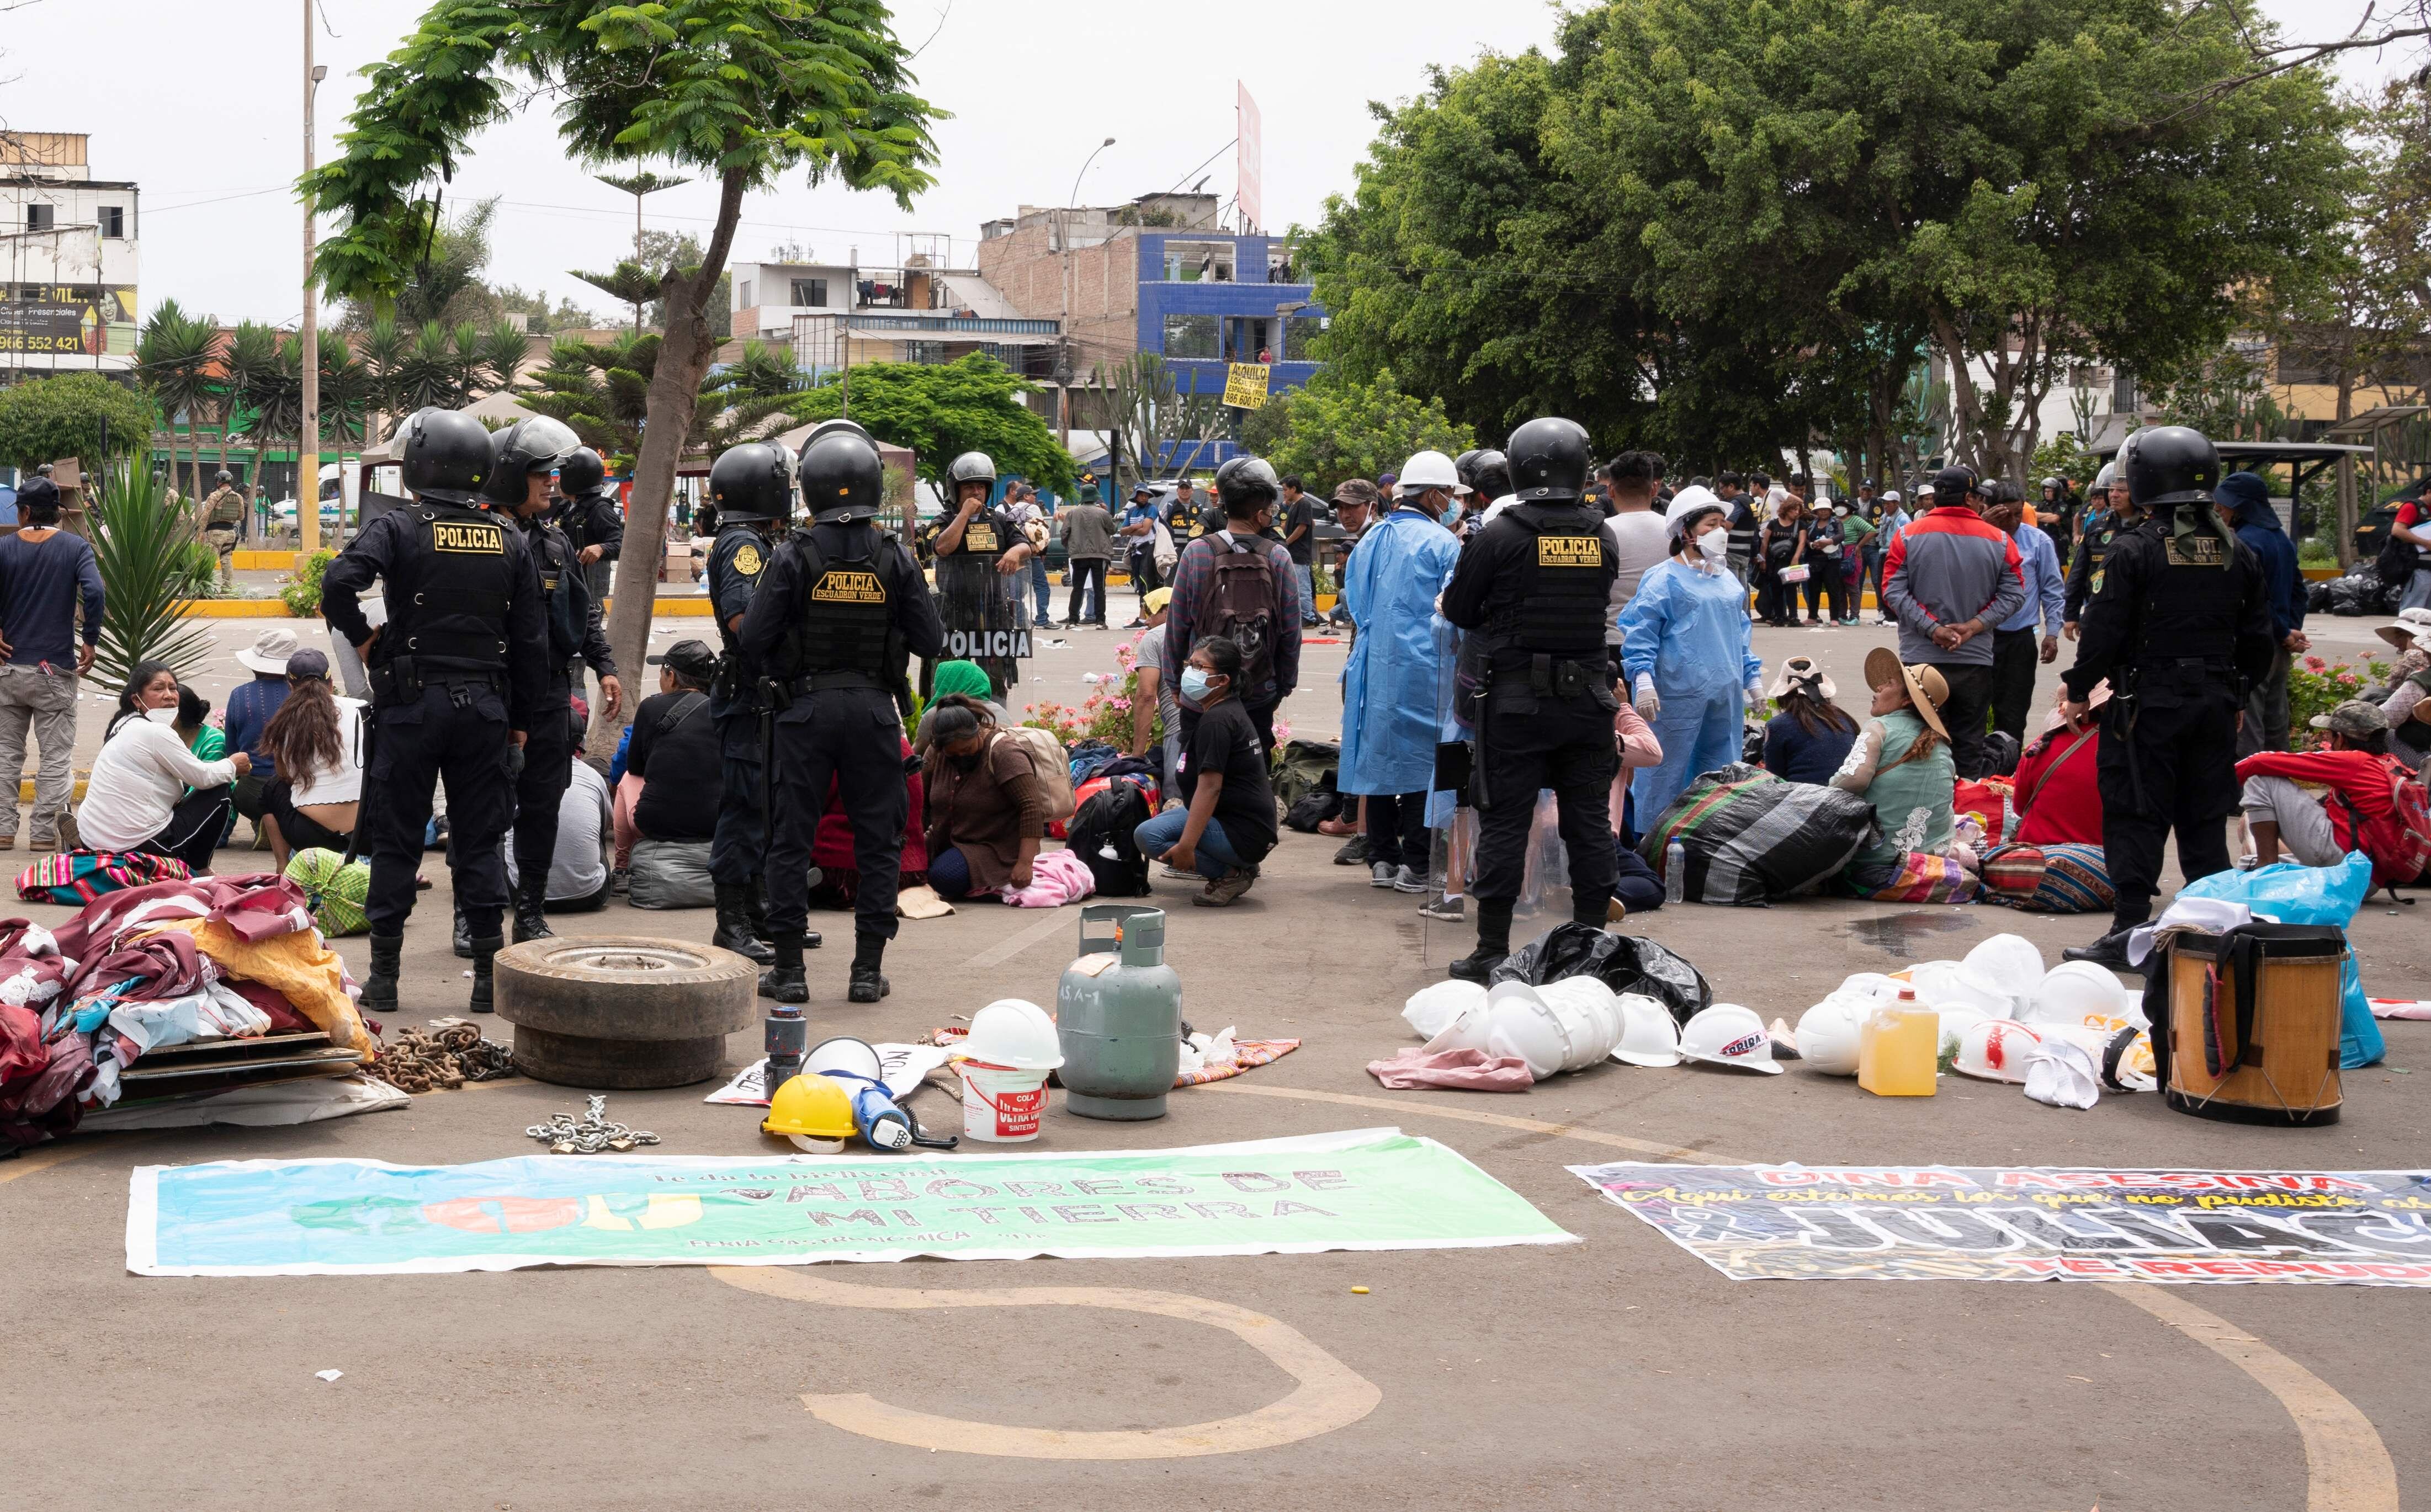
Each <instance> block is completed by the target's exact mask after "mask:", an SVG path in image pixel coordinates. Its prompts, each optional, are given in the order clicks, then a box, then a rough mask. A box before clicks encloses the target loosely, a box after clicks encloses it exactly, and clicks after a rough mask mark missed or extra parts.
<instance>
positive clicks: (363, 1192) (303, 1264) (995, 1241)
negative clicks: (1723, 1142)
mask: <svg viewBox="0 0 2431 1512" xmlns="http://www.w3.org/2000/svg"><path fill="white" fill-rule="evenodd" d="M1576 1241H1577V1240H1576V1236H1574V1235H1570V1234H1567V1233H1564V1232H1563V1231H1562V1230H1561V1229H1560V1228H1558V1227H1556V1226H1554V1224H1552V1223H1551V1221H1548V1220H1547V1219H1546V1218H1545V1216H1544V1215H1543V1214H1541V1213H1539V1212H1537V1211H1536V1209H1535V1208H1534V1207H1532V1206H1530V1205H1528V1203H1527V1202H1526V1200H1524V1199H1523V1198H1521V1197H1520V1196H1519V1195H1518V1194H1517V1192H1514V1191H1513V1190H1511V1189H1510V1188H1507V1187H1505V1186H1503V1185H1502V1184H1501V1182H1499V1181H1496V1180H1495V1179H1494V1178H1493V1177H1491V1176H1489V1175H1487V1174H1486V1173H1485V1172H1484V1171H1481V1170H1479V1169H1478V1168H1477V1167H1476V1166H1473V1165H1471V1164H1470V1163H1469V1162H1468V1161H1467V1159H1466V1158H1464V1157H1463V1156H1461V1155H1458V1154H1457V1153H1455V1152H1453V1151H1451V1150H1449V1149H1447V1148H1445V1147H1444V1146H1442V1145H1440V1144H1437V1143H1436V1142H1435V1141H1433V1139H1421V1138H1411V1137H1410V1136H1407V1135H1404V1134H1402V1133H1401V1132H1400V1130H1398V1129H1358V1130H1350V1131H1346V1132H1343V1133H1339V1134H1323V1135H1310V1136H1306V1137H1302V1138H1286V1139H1261V1140H1256V1141H1252V1142H1249V1143H1244V1144H1229V1145H1204V1146H1199V1147H1197V1148H1192V1149H1179V1150H1129V1151H1099V1152H1094V1153H1078V1152H1073V1153H1065V1152H1048V1153H1038V1154H1028V1153H1024V1154H1018V1155H1011V1154H1007V1155H998V1154H983V1155H948V1156H945V1157H942V1158H928V1157H925V1156H924V1157H920V1158H911V1157H906V1156H901V1155H893V1156H890V1155H877V1156H866V1155H864V1156H846V1155H776V1154H770V1155H764V1156H761V1157H757V1158H746V1159H712V1158H700V1157H679V1156H643V1155H587V1156H564V1155H539V1156H531V1157H526V1158H522V1159H513V1160H491V1161H484V1162H482V1163H480V1164H478V1165H469V1166H395V1165H390V1164H388V1163H387V1162H385V1161H379V1160H326V1159H325V1160H224V1161H216V1162H213V1163H210V1164H207V1165H197V1166H143V1167H139V1168H137V1169H136V1171H134V1172H133V1175H132V1178H131V1183H130V1189H129V1195H128V1204H127V1214H126V1268H127V1269H128V1270H129V1271H134V1272H135V1273H136V1274H138V1275H157V1276H254V1275H378V1274H392V1273H411V1272H428V1271H512V1270H518V1269H521V1268H523V1267H527V1266H539V1265H802V1264H806V1263H809V1262H812V1261H817V1260H903V1259H909V1258H911V1257H912V1256H914V1255H936V1256H940V1257H942V1258H946V1259H964V1260H1010V1259H1023V1258H1027V1257H1029V1256H1031V1255H1042V1254H1047V1255H1061V1256H1065V1257H1068V1258H1121V1257H1127V1256H1142V1257H1148V1256H1160V1255H1197V1254H1314V1253H1316V1252H1319V1251H1324V1250H1405V1249H1466V1248H1473V1247H1480V1246H1488V1245H1503V1244H1567V1243H1575V1242H1576Z"/></svg>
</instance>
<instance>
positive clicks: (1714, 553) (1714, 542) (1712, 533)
mask: <svg viewBox="0 0 2431 1512" xmlns="http://www.w3.org/2000/svg"><path fill="white" fill-rule="evenodd" d="M1697 550H1698V551H1700V552H1702V553H1703V554H1704V557H1705V560H1707V561H1709V562H1720V561H1721V560H1722V559H1723V558H1724V557H1728V556H1730V554H1731V533H1730V532H1729V531H1727V530H1708V531H1706V532H1705V533H1704V534H1703V535H1702V536H1699V537H1698V538H1697Z"/></svg>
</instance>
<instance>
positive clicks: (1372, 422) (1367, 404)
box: [1241, 368, 1477, 498]
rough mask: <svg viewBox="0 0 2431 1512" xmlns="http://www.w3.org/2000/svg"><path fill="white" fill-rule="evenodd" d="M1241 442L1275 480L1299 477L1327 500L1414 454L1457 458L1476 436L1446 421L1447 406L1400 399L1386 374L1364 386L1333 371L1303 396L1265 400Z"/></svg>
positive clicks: (1289, 393)
mask: <svg viewBox="0 0 2431 1512" xmlns="http://www.w3.org/2000/svg"><path fill="white" fill-rule="evenodd" d="M1241 441H1242V444H1243V445H1245V446H1247V447H1249V449H1250V450H1251V451H1254V452H1257V453H1258V455H1260V456H1262V457H1265V458H1266V460H1267V461H1269V462H1271V463H1273V464H1274V469H1275V471H1276V472H1278V473H1297V474H1300V476H1301V477H1302V478H1303V479H1304V480H1305V481H1306V482H1307V483H1308V485H1309V488H1310V489H1311V490H1312V491H1314V492H1315V493H1316V495H1317V496H1318V497H1319V498H1323V497H1325V496H1326V495H1327V494H1330V493H1332V492H1333V490H1334V488H1335V486H1336V485H1338V484H1340V483H1341V482H1342V481H1343V480H1344V479H1346V478H1354V477H1364V478H1373V477H1376V476H1378V475H1380V474H1384V473H1388V472H1395V471H1398V470H1399V469H1400V466H1401V464H1402V463H1403V462H1405V461H1407V460H1408V459H1409V457H1410V454H1411V453H1413V452H1420V451H1427V450H1433V451H1438V452H1441V453H1443V454H1444V455H1445V456H1447V457H1457V456H1459V455H1460V454H1461V453H1462V452H1465V451H1467V450H1469V449H1470V448H1471V447H1473V446H1475V445H1476V444H1477V436H1476V433H1475V432H1474V431H1472V430H1470V429H1469V427H1468V426H1467V425H1464V424H1459V423H1458V422H1456V421H1453V420H1451V419H1450V418H1449V417H1448V416H1446V415H1445V413H1444V405H1443V401H1442V400H1440V399H1420V398H1418V397H1417V396H1416V395H1415V394H1409V393H1404V392H1402V391H1401V389H1400V385H1399V384H1397V383H1396V382H1395V381H1394V378H1393V374H1391V373H1390V372H1389V371H1388V372H1385V373H1381V374H1377V376H1376V378H1375V381H1373V382H1365V381H1362V380H1360V379H1357V378H1351V377H1348V376H1344V375H1341V374H1336V373H1334V372H1333V370H1332V369H1330V368H1329V369H1320V370H1319V371H1318V373H1317V375H1316V378H1315V379H1313V380H1311V381H1310V383H1309V384H1308V385H1307V386H1306V387H1305V388H1300V389H1294V390H1287V391H1285V392H1283V393H1279V394H1277V395H1275V396H1274V397H1273V398H1272V399H1269V400H1267V401H1266V407H1265V408H1263V409H1260V410H1258V411H1256V413H1255V417H1254V418H1253V419H1252V421H1251V422H1250V423H1249V424H1248V425H1246V426H1244V427H1243V432H1242V438H1241Z"/></svg>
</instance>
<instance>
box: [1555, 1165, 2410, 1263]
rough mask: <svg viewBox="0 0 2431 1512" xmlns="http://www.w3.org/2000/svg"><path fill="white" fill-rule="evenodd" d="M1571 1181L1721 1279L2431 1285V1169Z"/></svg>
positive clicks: (1765, 1170)
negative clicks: (1641, 1221)
mask: <svg viewBox="0 0 2431 1512" xmlns="http://www.w3.org/2000/svg"><path fill="white" fill-rule="evenodd" d="M1570 1170H1571V1171H1572V1172H1573V1173H1575V1174H1576V1175H1578V1176H1579V1177H1580V1178H1581V1179H1583V1180H1584V1181H1585V1182H1586V1183H1587V1184H1588V1185H1589V1186H1591V1187H1594V1188H1596V1189H1597V1190H1599V1191H1601V1192H1602V1193H1603V1194H1604V1195H1605V1196H1606V1197H1609V1198H1611V1199H1612V1200H1613V1201H1614V1202H1616V1203H1618V1204H1619V1205H1621V1206H1622V1207H1624V1208H1627V1209H1628V1210H1629V1211H1630V1212H1633V1213H1635V1214H1636V1215H1637V1216H1638V1217H1639V1218H1641V1219H1644V1220H1645V1221H1647V1222H1648V1223H1650V1224H1651V1225H1653V1227H1654V1228H1655V1229H1656V1231H1658V1232H1659V1233H1661V1234H1662V1235H1663V1236H1664V1237H1665V1238H1668V1239H1670V1240H1671V1241H1672V1242H1673V1243H1674V1244H1677V1245H1679V1246H1680V1247H1681V1248H1682V1249H1684V1250H1686V1251H1687V1252H1688V1253H1689V1254H1694V1255H1695V1256H1697V1257H1698V1258H1699V1259H1701V1260H1702V1261H1704V1262H1705V1263H1706V1264H1707V1265H1710V1266H1712V1267H1713V1268H1714V1269H1715V1270H1717V1271H1720V1272H1722V1274H1724V1275H1726V1276H1729V1277H1730V1278H1731V1279H1733V1280H1734V1281H1761V1280H1772V1279H1812V1278H1818V1277H1820V1278H1837V1279H1847V1280H1860V1281H2161V1282H2171V1283H2179V1284H2211V1285H2221V1284H2235V1283H2253V1282H2294V1283H2299V1284H2310V1285H2331V1286H2356V1287H2424V1286H2431V1223H2426V1222H2425V1218H2426V1215H2431V1171H2170V1170H2154V1171H2109V1170H2101V1171H2096V1170H2072V1169H2069V1168H2066V1167H2036V1168H2032V1169H2019V1170H2007V1169H2002V1168H1997V1167H1980V1166H1849V1167H1844V1166H1826V1167H1806V1166H1666V1165H1655V1164H1651V1163H1648V1162H1643V1161H1635V1160H1622V1161H1616V1162H1613V1163H1612V1164H1609V1165H1601V1166H1572V1167H1571V1168H1570Z"/></svg>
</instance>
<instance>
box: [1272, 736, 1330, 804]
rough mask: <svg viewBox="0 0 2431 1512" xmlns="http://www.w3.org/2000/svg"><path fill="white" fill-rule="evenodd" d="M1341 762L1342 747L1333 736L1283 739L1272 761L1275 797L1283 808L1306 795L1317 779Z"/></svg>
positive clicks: (1314, 785) (1314, 786)
mask: <svg viewBox="0 0 2431 1512" xmlns="http://www.w3.org/2000/svg"><path fill="white" fill-rule="evenodd" d="M1341 765H1342V747H1341V745H1340V744H1339V743H1338V742H1336V741H1333V740H1285V741H1284V742H1283V753H1282V759H1280V760H1278V761H1277V762H1276V763H1275V778H1274V789H1275V801H1276V802H1278V803H1280V804H1282V805H1283V806H1284V807H1285V808H1289V807H1290V806H1292V805H1294V804H1296V803H1298V802H1299V801H1300V800H1301V799H1302V798H1304V797H1306V796H1307V795H1308V793H1309V791H1310V790H1311V789H1314V788H1316V784H1317V779H1318V778H1320V777H1323V776H1325V775H1327V774H1329V773H1333V772H1334V771H1335V770H1336V769H1338V768H1339V767H1340V766H1341Z"/></svg>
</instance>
